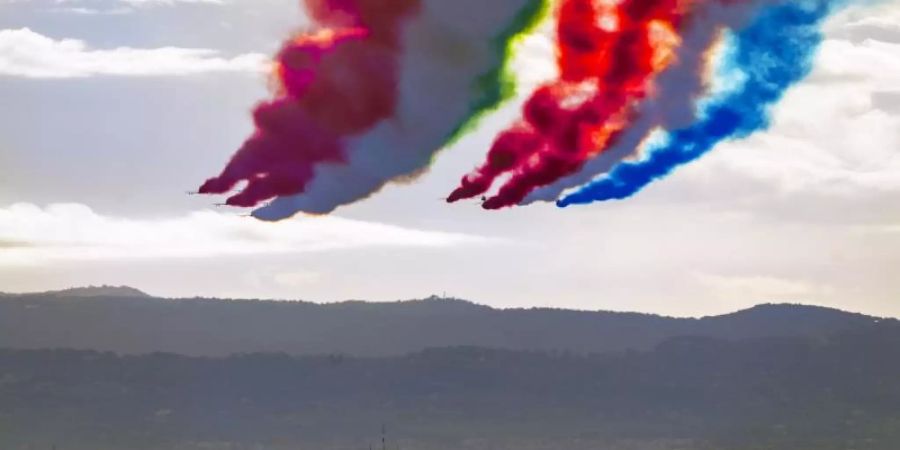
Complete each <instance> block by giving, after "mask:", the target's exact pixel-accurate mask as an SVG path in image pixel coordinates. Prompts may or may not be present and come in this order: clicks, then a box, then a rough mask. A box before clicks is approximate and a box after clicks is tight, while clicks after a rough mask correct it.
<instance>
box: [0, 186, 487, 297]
mask: <svg viewBox="0 0 900 450" xmlns="http://www.w3.org/2000/svg"><path fill="white" fill-rule="evenodd" d="M490 242H491V240H489V239H486V238H480V237H475V236H470V235H464V234H457V233H444V232H436V231H422V230H415V229H409V228H401V227H397V226H391V225H384V224H378V223H372V222H363V221H357V220H349V219H342V218H339V217H332V216H329V217H305V218H298V219H295V220H290V221H284V222H279V223H263V222H260V221H258V220H255V219H251V218H246V217H241V216H235V215H230V214H224V213H219V212H214V211H199V212H194V213H191V214H188V215H185V216H181V217H173V218H161V219H140V220H138V219H125V218H118V217H110V216H105V215H102V214H98V213H96V212H94V211H93V210H91V209H90V208H89V207H87V206H84V205H80V204H57V205H50V206H48V207H46V208H40V207H38V206H35V205H32V204H26V203H20V204H15V205H12V206H10V207H7V208H0V266H28V265H40V264H46V263H53V262H60V261H61V262H65V261H70V262H71V261H97V260H139V259H165V258H212V257H220V256H240V255H284V254H295V253H301V252H317V251H326V250H339V249H355V248H370V247H425V248H435V247H450V246H457V245H464V244H486V243H490ZM285 277H286V278H285V281H286V282H290V281H292V280H293V281H296V280H295V278H296V277H293V276H288V275H285Z"/></svg>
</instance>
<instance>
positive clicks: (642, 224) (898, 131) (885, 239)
mask: <svg viewBox="0 0 900 450" xmlns="http://www.w3.org/2000/svg"><path fill="white" fill-rule="evenodd" d="M296 3H298V2H297V0H180V1H179V0H0V170H2V175H0V291H35V290H47V289H55V288H62V287H67V286H73V285H88V284H116V285H119V284H128V285H131V286H134V287H137V288H140V289H143V290H145V291H148V292H150V293H153V294H158V295H163V296H173V297H174V296H195V295H203V296H224V297H251V298H282V299H304V300H314V301H336V300H344V299H366V300H395V299H408V298H421V297H425V296H428V295H431V294H433V293H436V294H441V293H444V292H446V293H447V294H448V295H453V296H457V297H461V298H466V299H470V300H474V301H477V302H480V303H485V304H489V305H493V306H501V307H509V306H553V307H567V308H568V307H571V308H582V309H613V310H633V311H646V312H656V313H664V314H670V315H679V316H684V315H705V314H716V313H721V312H727V311H733V310H736V309H739V308H743V307H747V306H750V305H753V304H757V303H762V302H802V303H809V304H817V305H825V306H832V307H839V308H843V309H849V310H854V311H861V312H867V313H874V314H880V315H890V316H900V2H896V1H894V2H882V3H881V4H880V5H879V6H871V5H869V6H866V7H856V8H852V9H850V10H848V11H847V12H846V13H844V14H841V15H840V16H838V17H835V18H834V19H832V20H831V21H830V22H829V24H828V27H827V32H828V40H827V42H826V43H825V45H824V47H823V48H822V51H821V52H820V53H819V55H818V58H817V59H818V64H817V69H816V71H815V73H814V74H813V75H812V77H811V78H810V79H809V80H808V81H807V82H806V83H804V84H802V85H800V86H799V87H797V88H795V89H793V90H791V91H790V93H789V95H788V96H787V98H786V99H785V101H784V102H783V103H782V104H781V105H780V106H779V107H778V109H777V110H776V113H775V117H774V124H773V127H772V129H771V130H770V131H769V132H766V133H764V134H760V135H756V136H754V137H752V138H750V139H748V140H746V141H740V142H733V143H729V144H727V145H723V146H721V147H719V148H718V149H716V151H714V152H713V153H712V154H710V155H709V156H708V157H706V158H704V159H703V160H701V161H700V162H698V163H696V164H694V165H691V166H689V167H686V168H683V169H681V170H679V171H678V172H677V173H676V174H675V175H674V176H672V177H671V178H669V179H667V180H664V181H663V182H659V183H657V184H655V185H654V186H652V187H651V188H650V189H648V190H647V191H645V192H644V193H642V194H640V195H639V196H638V197H636V198H634V199H631V200H628V201H625V202H614V203H606V204H596V205H590V206H585V207H578V208H569V209H566V210H558V209H556V208H555V207H552V206H549V205H543V206H530V207H527V208H517V209H511V210H505V211H501V212H485V211H482V210H481V209H480V208H478V206H477V205H476V204H462V205H454V206H448V205H446V204H444V202H443V201H442V200H441V198H442V197H444V196H446V195H447V193H448V192H449V191H450V190H451V189H452V188H453V187H454V186H455V182H456V181H457V179H458V176H459V174H460V173H464V172H466V171H467V170H468V169H470V168H471V167H473V166H474V165H475V164H476V163H477V162H478V161H479V159H480V158H481V157H482V156H483V154H484V152H485V149H486V146H487V145H489V143H490V138H491V135H492V133H493V132H495V131H496V130H498V129H499V128H500V127H501V126H503V125H505V124H506V123H508V122H509V121H510V120H511V118H512V117H513V115H512V111H511V108H507V109H506V110H504V111H501V112H500V113H498V114H496V115H495V116H493V117H491V118H490V119H489V120H487V121H486V122H485V123H484V124H483V126H482V127H481V129H479V130H478V131H477V132H476V133H474V134H472V135H470V136H469V137H468V138H466V139H464V140H463V141H461V142H459V143H458V144H457V145H455V146H454V147H452V148H448V149H446V150H445V151H444V152H443V153H442V154H441V156H440V158H439V159H438V161H437V163H436V165H435V166H434V168H433V169H432V170H431V171H430V172H429V173H428V174H426V175H424V176H423V177H422V178H420V179H419V180H418V181H416V182H415V183H411V184H407V185H396V186H391V187H389V188H388V189H386V190H385V191H384V192H382V193H381V194H379V195H377V196H375V197H373V198H371V199H369V200H366V201H364V202H362V203H359V204H357V205H354V206H351V207H347V208H343V209H340V210H339V211H338V212H337V214H335V215H334V216H332V217H324V218H323V217H318V218H296V219H294V220H291V221H287V222H282V223H278V224H274V225H271V224H263V223H259V222H256V221H254V220H253V219H247V218H243V217H238V216H236V215H235V214H234V213H232V212H230V211H224V210H220V209H218V208H215V207H214V206H213V203H215V201H216V200H215V199H211V198H198V197H195V196H188V195H185V191H188V190H191V189H195V188H196V187H197V186H198V184H199V182H201V181H202V180H204V179H205V178H207V177H208V176H210V175H213V174H214V173H216V171H218V170H219V169H220V168H221V167H222V165H223V163H224V162H225V161H226V160H227V158H228V156H229V155H230V154H231V153H232V152H233V151H234V149H235V148H237V146H239V145H240V143H241V141H242V140H243V138H244V137H245V136H246V135H247V134H248V133H249V131H250V125H251V124H250V120H249V116H248V111H249V109H250V107H251V106H252V105H253V104H254V102H256V101H257V100H260V99H262V98H264V97H265V96H266V95H267V90H266V78H265V74H264V72H263V67H264V65H265V60H266V55H270V54H272V52H273V51H275V49H277V47H278V44H279V41H280V40H281V39H282V38H284V37H285V36H287V35H288V34H289V33H290V32H291V31H292V30H294V29H297V28H299V27H302V26H303V24H304V18H303V16H302V14H301V12H300V11H299V9H298V6H297V4H296Z"/></svg>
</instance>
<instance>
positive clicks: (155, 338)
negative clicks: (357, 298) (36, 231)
mask: <svg viewBox="0 0 900 450" xmlns="http://www.w3.org/2000/svg"><path fill="white" fill-rule="evenodd" d="M136 292H138V293H139V292H140V291H136V290H131V289H129V288H99V290H98V288H91V289H88V290H72V291H63V292H56V293H47V294H34V295H27V296H15V297H4V298H0V347H5V348H11V349H42V348H68V349H84V350H98V351H113V352H118V353H122V354H145V353H152V352H171V353H178V354H183V355H191V356H225V355H229V354H234V353H253V352H285V353H288V354H293V355H320V354H347V355H356V356H389V355H404V354H408V353H411V352H417V351H421V350H423V349H426V348H434V347H452V346H477V347H486V348H496V349H507V350H541V351H570V352H576V353H603V352H611V351H624V350H647V349H652V348H653V347H654V346H656V345H657V344H659V343H660V342H663V341H664V340H667V339H669V338H672V337H677V336H699V337H712V338H721V339H745V338H762V337H790V336H802V337H821V336H824V335H827V334H830V333H832V332H835V331H840V330H846V329H853V328H859V327H865V326H869V325H871V324H872V323H874V322H875V321H876V320H877V319H875V318H872V317H867V316H863V315H859V314H851V313H846V312H842V311H838V310H833V309H825V308H817V307H809V306H797V305H763V306H758V307H756V308H752V309H749V310H746V311H741V312H737V313H734V314H729V315H724V316H718V317H709V318H704V319H676V318H667V317H660V316H653V315H646V314H628V313H612V312H585V311H569V310H555V309H510V310H498V309H492V308H489V307H486V306H480V305H476V304H473V303H469V302H465V301H461V300H451V299H437V298H432V299H427V300H419V301H407V302H398V303H363V302H347V303H339V304H330V305H320V304H313V303H303V302H271V301H230V300H229V301H226V300H212V299H186V300H167V299H159V298H152V297H149V296H146V295H136V294H135V293H136ZM86 293H92V294H102V293H111V294H113V295H111V296H96V295H85V294H86ZM73 295H74V296H73ZM73 299H77V301H73Z"/></svg>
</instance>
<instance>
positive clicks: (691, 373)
mask: <svg viewBox="0 0 900 450" xmlns="http://www.w3.org/2000/svg"><path fill="white" fill-rule="evenodd" d="M245 306H246V307H248V308H249V307H250V305H245ZM271 307H274V306H271ZM465 308H471V307H470V306H465ZM898 356H900V326H898V325H897V323H895V322H890V321H889V322H880V323H875V322H868V323H867V324H865V325H862V326H859V327H856V328H853V329H850V330H846V331H840V332H834V333H831V334H830V335H828V336H826V337H814V338H813V337H769V338H753V339H741V340H723V339H716V338H708V337H683V338H672V339H668V340H666V341H664V342H662V343H661V344H659V345H658V346H656V347H655V348H654V349H652V350H648V351H622V352H615V353H607V354H602V355H601V354H594V355H584V354H574V353H558V352H557V353H547V352H538V351H530V352H525V351H506V350H487V349H480V348H472V347H455V348H446V349H434V350H426V351H421V352H417V353H413V354H410V355H407V356H393V357H379V358H356V357H344V356H320V357H297V356H289V355H286V354H246V355H234V356H231V357H227V358H197V357H186V356H176V355H171V354H150V355H143V356H118V355H115V354H112V353H99V352H91V351H71V350H35V351H28V350H4V351H0V448H2V449H4V450H18V449H39V448H40V449H44V448H47V449H49V448H51V446H53V445H56V448H57V449H59V450H70V449H71V450H121V449H134V450H199V449H212V450H225V449H229V450H238V449H240V450H244V449H247V450H249V449H273V450H288V449H291V450H294V449H317V450H331V449H363V450H364V449H366V448H368V444H369V443H370V442H372V443H375V442H376V441H378V436H379V433H380V427H381V424H383V423H384V424H387V425H388V429H389V433H390V437H391V440H390V445H393V446H394V447H392V448H396V446H397V445H399V446H401V447H402V448H403V449H409V450H436V449H442V450H444V449H479V450H482V449H483V450H487V449H492V450H514V449H516V450H518V449H547V450H549V449H558V450H587V449H604V450H619V449H641V450H649V449H660V450H663V449H667V450H674V449H683V450H688V449H690V450H702V449H710V450H712V449H716V450H757V449H773V450H780V449H784V450H832V449H833V450H839V449H840V450H846V449H857V450H896V449H897V448H900V357H898ZM376 448H378V446H376Z"/></svg>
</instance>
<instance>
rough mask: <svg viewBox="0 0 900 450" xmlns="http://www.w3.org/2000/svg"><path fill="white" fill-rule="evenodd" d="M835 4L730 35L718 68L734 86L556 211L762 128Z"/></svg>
mask: <svg viewBox="0 0 900 450" xmlns="http://www.w3.org/2000/svg"><path fill="white" fill-rule="evenodd" d="M843 4H844V3H843V2H841V1H835V0H808V1H802V2H793V1H792V2H788V3H785V4H781V5H776V6H771V7H768V8H766V9H764V10H763V11H762V12H761V13H760V14H759V16H758V18H757V19H755V21H754V22H753V23H752V24H751V25H750V26H749V27H747V28H746V29H743V30H740V31H739V32H737V33H736V34H735V35H734V39H733V41H734V47H733V48H732V50H731V54H730V55H728V59H727V60H726V64H725V69H726V70H727V71H730V72H731V74H730V75H731V78H738V79H741V80H742V81H741V83H739V85H738V86H737V87H736V88H733V89H732V90H730V91H728V92H725V93H723V94H720V96H718V97H717V98H713V99H711V100H710V101H709V103H708V104H707V105H705V107H704V108H703V111H702V113H701V117H700V119H699V120H698V121H697V122H696V123H694V124H692V125H690V126H688V127H685V128H681V129H678V130H675V131H673V132H671V133H669V135H668V136H667V139H666V141H665V143H663V144H661V145H658V146H655V147H652V148H650V149H649V150H648V153H647V155H646V157H644V158H643V159H641V160H639V161H636V162H624V163H621V164H620V165H618V166H616V167H615V168H614V169H613V170H612V172H610V173H609V174H608V175H607V176H605V177H603V178H601V179H599V180H597V181H595V182H593V183H591V184H589V185H587V186H585V187H583V188H581V189H580V190H578V191H577V192H574V193H572V194H571V195H568V196H566V197H565V198H563V199H562V200H560V201H559V202H558V205H559V206H561V207H565V206H569V205H573V204H583V203H591V202H595V201H604V200H613V199H624V198H628V197H630V196H632V195H634V194H636V193H637V192H639V191H640V190H641V189H643V188H644V187H646V186H647V185H649V184H650V183H652V182H653V181H654V180H656V179H659V178H661V177H663V176H665V175H667V174H669V173H670V172H671V171H672V170H674V169H675V168H677V167H678V166H680V165H683V164H687V163H689V162H691V161H693V160H695V159H697V158H699V157H701V156H702V155H704V154H705V153H706V152H708V151H710V150H711V149H712V148H713V147H715V145H716V144H718V143H719V142H721V141H723V140H726V139H740V138H744V137H747V136H749V135H751V134H752V133H755V132H757V131H760V130H763V129H765V128H767V127H768V125H769V112H770V109H771V106H772V105H773V104H775V103H776V102H777V101H778V100H780V99H781V97H782V96H783V95H784V93H785V91H786V90H787V89H788V88H789V87H791V86H792V85H794V84H795V83H797V82H799V81H800V80H802V79H803V78H804V77H805V76H806V75H807V74H809V72H810V71H811V70H812V62H813V56H814V54H815V51H816V49H817V48H818V46H819V44H820V43H821V42H822V34H821V31H820V29H821V24H822V21H823V20H824V19H825V18H826V17H827V16H828V15H829V14H830V13H832V12H833V11H834V10H835V9H836V8H838V7H840V6H843Z"/></svg>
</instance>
